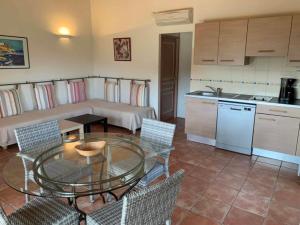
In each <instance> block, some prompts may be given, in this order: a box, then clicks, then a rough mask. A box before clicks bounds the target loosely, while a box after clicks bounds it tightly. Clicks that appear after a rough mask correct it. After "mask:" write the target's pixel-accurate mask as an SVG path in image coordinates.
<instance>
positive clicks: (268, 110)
mask: <svg viewBox="0 0 300 225" xmlns="http://www.w3.org/2000/svg"><path fill="white" fill-rule="evenodd" d="M256 113H262V114H271V115H276V116H288V117H298V118H300V109H299V108H293V107H282V106H273V105H257V108H256Z"/></svg>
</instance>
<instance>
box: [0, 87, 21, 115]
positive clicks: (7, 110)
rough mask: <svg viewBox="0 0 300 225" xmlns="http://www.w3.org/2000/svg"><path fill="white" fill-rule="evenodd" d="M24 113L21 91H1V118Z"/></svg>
mask: <svg viewBox="0 0 300 225" xmlns="http://www.w3.org/2000/svg"><path fill="white" fill-rule="evenodd" d="M22 113H23V108H22V105H21V100H20V95H19V91H18V90H17V89H11V90H1V91H0V117H2V118H4V117H7V116H14V115H18V114H22Z"/></svg>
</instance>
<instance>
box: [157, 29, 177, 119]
mask: <svg viewBox="0 0 300 225" xmlns="http://www.w3.org/2000/svg"><path fill="white" fill-rule="evenodd" d="M178 67H179V36H178V37H176V36H172V35H162V36H161V60H160V119H161V120H162V121H168V120H171V119H174V118H175V117H176V111H177V109H176V102H177V77H178Z"/></svg>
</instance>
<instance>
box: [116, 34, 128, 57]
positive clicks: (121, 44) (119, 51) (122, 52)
mask: <svg viewBox="0 0 300 225" xmlns="http://www.w3.org/2000/svg"><path fill="white" fill-rule="evenodd" d="M114 55H115V61H131V39H130V38H114Z"/></svg>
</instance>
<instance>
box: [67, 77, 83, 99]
mask: <svg viewBox="0 0 300 225" xmlns="http://www.w3.org/2000/svg"><path fill="white" fill-rule="evenodd" d="M68 97H69V103H79V102H83V101H86V91H85V82H84V81H83V80H80V81H70V82H69V83H68Z"/></svg>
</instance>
